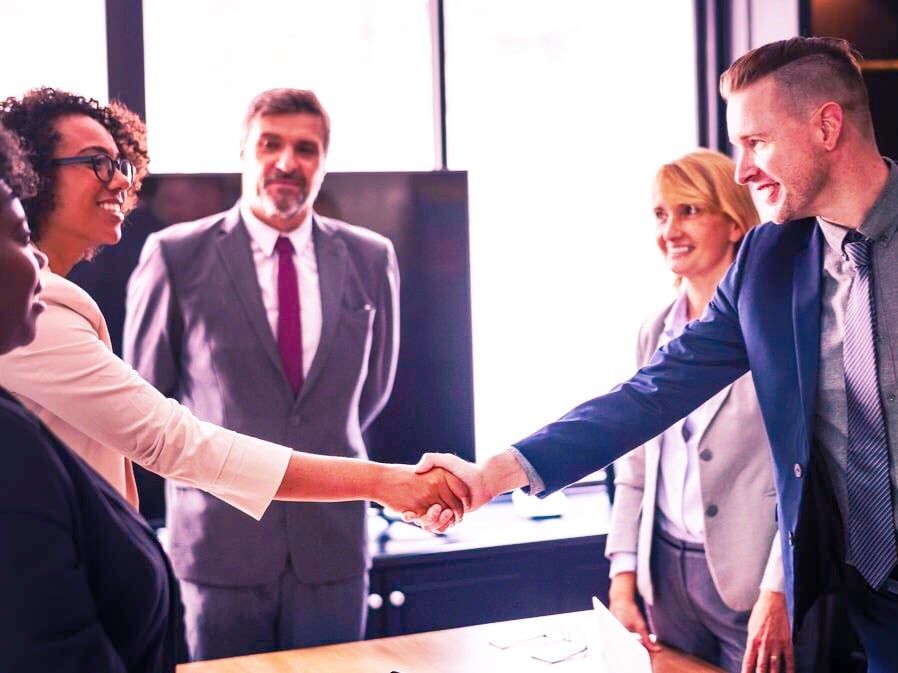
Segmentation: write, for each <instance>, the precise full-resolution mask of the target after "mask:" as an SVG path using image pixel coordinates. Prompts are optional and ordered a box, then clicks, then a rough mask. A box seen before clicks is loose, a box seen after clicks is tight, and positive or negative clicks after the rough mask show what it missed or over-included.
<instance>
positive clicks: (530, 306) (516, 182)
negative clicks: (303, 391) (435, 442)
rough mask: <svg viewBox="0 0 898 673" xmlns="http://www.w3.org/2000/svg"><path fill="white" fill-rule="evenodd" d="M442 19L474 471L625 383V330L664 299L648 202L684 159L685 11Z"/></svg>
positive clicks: (689, 87)
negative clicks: (655, 185) (466, 215)
mask: <svg viewBox="0 0 898 673" xmlns="http://www.w3.org/2000/svg"><path fill="white" fill-rule="evenodd" d="M445 11H446V67H447V73H446V78H447V79H446V87H447V100H448V106H447V129H448V131H447V139H448V162H449V167H450V168H452V169H457V170H467V171H469V190H470V221H471V266H472V271H471V274H472V285H471V292H472V301H473V308H472V310H473V335H474V344H473V345H474V396H475V420H476V423H475V427H476V443H477V451H478V457H479V458H484V457H486V456H488V455H490V454H491V453H495V452H497V451H501V450H503V449H504V448H505V447H507V446H508V445H509V444H510V443H511V442H513V441H515V440H517V439H520V438H521V437H523V436H525V435H527V434H529V433H530V432H532V431H534V430H536V429H538V428H539V427H541V426H542V425H544V424H545V423H546V422H548V421H551V420H553V419H554V418H556V417H557V416H558V415H560V414H562V413H564V412H565V411H567V410H568V409H570V408H571V407H572V406H574V405H575V404H577V403H579V402H582V401H584V400H587V399H589V398H591V397H594V396H596V395H598V394H600V393H603V392H606V391H607V390H609V389H610V388H611V387H612V386H613V385H614V384H616V383H618V382H619V381H620V380H622V379H623V378H624V377H627V376H629V375H630V374H631V373H632V372H633V371H635V366H634V365H635V350H636V335H637V331H638V328H639V325H640V324H641V322H642V321H643V320H644V319H645V318H646V317H647V316H648V315H649V314H651V313H652V312H654V311H657V310H660V309H661V308H662V307H663V306H664V305H665V304H666V303H667V302H670V301H671V300H672V299H673V298H674V296H675V293H674V290H673V284H672V278H671V276H670V274H669V273H668V271H667V269H666V267H665V265H664V264H663V260H662V257H661V254H660V252H659V250H658V249H657V247H656V245H655V241H654V223H653V220H652V215H651V212H652V211H651V203H650V194H651V182H652V178H653V176H654V174H655V172H656V171H657V169H658V168H659V167H660V166H661V165H662V164H663V163H665V162H667V161H669V160H671V159H673V158H675V157H678V156H680V155H682V154H684V153H686V152H688V151H690V150H692V149H694V147H695V146H696V138H697V136H696V102H695V101H696V91H695V46H694V28H693V3H692V2H690V1H689V0H675V1H672V0H650V1H644V2H635V3H620V2H616V3H600V2H582V1H581V0H556V1H555V2H551V3H549V2H545V1H544V0H514V1H511V0H507V1H506V0H478V1H477V2H471V1H469V0H446V3H445ZM647 17H648V18H650V20H648V19H647Z"/></svg>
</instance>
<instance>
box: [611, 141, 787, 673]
mask: <svg viewBox="0 0 898 673" xmlns="http://www.w3.org/2000/svg"><path fill="white" fill-rule="evenodd" d="M734 171H735V167H734V165H733V162H732V161H731V160H730V159H729V158H728V157H726V156H725V155H723V154H720V153H718V152H712V151H708V150H699V151H695V152H692V153H690V154H687V155H686V156H684V157H682V158H680V159H677V160H676V161H673V162H671V163H669V164H666V165H664V166H662V167H661V169H660V170H659V171H658V173H657V175H656V178H655V184H654V190H653V197H652V198H653V202H652V203H653V212H654V219H655V223H656V227H657V236H656V241H657V245H658V247H659V249H660V251H661V254H662V255H663V256H664V260H665V262H666V263H667V265H668V267H669V268H670V270H671V271H672V272H673V273H674V274H675V275H676V279H677V280H676V286H677V290H678V296H677V298H676V299H675V300H674V301H673V303H671V304H668V305H667V306H665V307H664V308H663V309H662V310H661V311H660V312H658V313H657V314H655V315H653V316H652V317H650V318H649V319H648V320H647V321H646V322H645V323H644V324H643V326H642V328H641V330H640V333H639V341H638V345H637V356H638V360H639V365H640V366H642V365H645V364H646V363H647V362H648V361H649V360H650V359H651V357H652V354H653V353H654V352H655V351H656V350H657V349H658V348H659V347H661V346H662V345H664V344H665V343H666V342H667V341H669V340H671V339H673V338H675V337H677V336H678V335H679V334H680V333H681V332H682V331H683V328H684V327H685V326H686V323H687V322H689V321H691V320H695V319H697V318H699V317H701V315H702V314H703V313H704V311H705V309H706V307H707V306H708V303H709V302H710V300H711V298H712V296H713V294H714V291H715V288H716V287H717V284H718V282H719V281H720V280H721V278H722V277H723V275H724V273H725V272H726V271H727V269H728V267H729V266H730V264H731V263H732V261H733V258H734V256H735V253H736V250H737V248H738V246H739V244H740V242H741V240H742V238H743V236H744V235H745V234H746V232H747V231H748V229H750V228H751V227H753V226H754V225H756V224H757V223H758V219H759V218H758V214H757V212H756V210H755V207H754V205H753V204H752V201H751V197H750V195H749V192H748V189H747V188H746V187H744V186H740V185H737V184H736V183H735V182H734V180H733V175H734ZM615 469H616V478H615V485H616V495H615V503H614V508H613V513H612V525H611V530H610V532H609V535H608V542H607V545H606V549H605V551H606V555H607V556H608V558H609V559H610V560H611V590H610V596H609V598H610V608H611V611H612V612H613V613H614V614H615V615H616V616H617V617H618V619H620V620H621V622H623V623H624V625H625V626H627V627H628V628H629V629H630V630H631V631H634V632H636V633H638V634H639V636H640V638H641V639H642V642H643V643H644V644H645V645H646V647H648V648H649V649H650V650H654V649H656V648H657V647H658V646H657V644H656V643H655V642H654V639H653V638H652V637H650V635H649V631H650V627H649V626H648V625H646V623H645V620H644V619H643V617H642V614H641V613H640V611H639V608H638V607H637V603H636V592H637V590H638V592H639V594H640V595H641V596H642V599H643V601H644V603H645V606H646V610H647V613H648V617H649V624H650V626H651V631H652V632H653V633H654V635H655V636H656V637H657V639H658V640H661V641H664V642H665V643H668V644H671V645H674V646H676V647H678V648H680V649H682V650H684V651H686V652H688V653H690V654H693V655H695V656H698V657H701V658H702V659H705V660H707V661H709V662H710V663H713V664H716V665H717V666H720V667H722V668H724V669H725V670H727V671H731V672H732V673H738V672H739V671H746V670H751V671H754V670H755V663H756V662H757V661H758V660H759V659H760V661H762V662H764V663H765V665H766V662H767V661H770V662H771V666H770V670H771V671H775V670H779V669H780V666H783V667H784V668H783V670H788V671H791V670H793V666H794V664H793V654H792V647H791V635H790V627H789V620H788V616H787V611H786V600H785V594H784V593H783V591H784V588H783V585H784V580H783V565H782V559H781V551H780V543H779V538H778V536H777V534H776V521H775V514H774V510H775V503H776V498H775V490H774V484H773V474H772V464H771V460H770V446H769V443H768V440H767V435H766V433H765V429H764V424H763V422H762V420H761V412H760V409H759V408H758V400H757V397H756V395H755V390H754V386H753V384H752V381H751V378H750V376H749V375H748V374H746V375H745V376H743V377H742V378H740V379H738V380H737V381H735V382H734V383H733V384H732V385H730V386H728V387H726V388H724V389H723V390H721V391H720V392H719V393H718V394H717V395H715V396H714V397H712V398H711V399H710V400H708V401H707V402H706V403H705V404H704V405H702V406H701V407H699V408H698V409H696V410H695V411H694V412H692V413H691V414H689V415H688V416H687V417H685V418H683V419H681V420H680V421H678V422H677V423H676V424H675V425H673V426H672V427H670V428H669V429H668V430H667V431H665V432H664V433H663V434H661V435H659V436H658V437H655V438H654V439H652V440H651V441H649V442H648V443H646V444H645V445H643V446H642V447H640V448H638V449H636V450H634V451H633V452H632V453H630V454H628V455H627V456H625V457H624V458H622V459H620V460H619V461H618V462H617V463H616V464H615ZM747 641H751V642H752V643H753V645H752V646H750V647H746V642H747ZM759 654H760V655H761V656H760V657H759ZM774 666H775V668H774Z"/></svg>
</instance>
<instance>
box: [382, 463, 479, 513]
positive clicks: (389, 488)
mask: <svg viewBox="0 0 898 673" xmlns="http://www.w3.org/2000/svg"><path fill="white" fill-rule="evenodd" d="M385 467H387V468H388V469H387V477H386V478H385V479H383V480H382V481H381V484H380V485H379V486H380V487H379V488H378V492H377V494H376V495H375V497H374V498H373V500H375V501H377V502H379V503H380V504H382V505H384V506H386V507H389V508H390V509H392V510H394V511H396V512H413V513H414V514H415V517H416V518H420V517H424V516H425V515H426V514H427V511H428V510H429V509H431V508H432V507H433V506H434V505H439V507H440V509H441V510H443V513H442V515H441V521H442V520H443V519H445V523H450V522H454V523H458V522H459V521H461V520H462V517H463V516H464V513H465V510H466V509H467V508H468V507H469V506H470V504H471V490H470V489H469V488H468V487H467V486H466V485H465V483H464V482H463V481H462V480H461V479H459V478H458V477H456V476H455V475H454V474H452V473H451V472H449V471H447V470H444V469H443V468H439V467H436V468H434V469H432V470H429V471H427V472H424V473H416V472H415V466H414V465H387V466H385Z"/></svg>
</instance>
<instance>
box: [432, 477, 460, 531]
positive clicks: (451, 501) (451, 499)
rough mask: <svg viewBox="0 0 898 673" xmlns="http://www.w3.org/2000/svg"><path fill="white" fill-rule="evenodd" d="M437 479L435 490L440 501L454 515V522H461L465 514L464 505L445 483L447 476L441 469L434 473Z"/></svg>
mask: <svg viewBox="0 0 898 673" xmlns="http://www.w3.org/2000/svg"><path fill="white" fill-rule="evenodd" d="M434 474H435V475H436V478H437V480H438V481H437V483H436V490H437V495H438V497H439V499H440V501H441V502H442V503H443V504H444V505H445V506H446V507H447V508H449V509H450V510H451V511H452V512H453V513H454V515H455V520H456V521H461V518H462V517H463V516H464V513H465V504H464V502H463V501H462V500H461V498H459V497H458V496H457V495H456V494H455V492H454V491H453V489H452V488H450V487H449V484H448V483H447V475H448V474H449V473H448V472H446V471H445V470H443V469H439V470H438V471H436V472H434Z"/></svg>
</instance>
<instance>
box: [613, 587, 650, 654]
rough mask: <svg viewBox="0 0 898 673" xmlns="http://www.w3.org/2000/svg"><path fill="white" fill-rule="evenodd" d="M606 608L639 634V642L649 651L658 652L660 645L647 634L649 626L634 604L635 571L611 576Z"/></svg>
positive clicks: (630, 629) (629, 628)
mask: <svg viewBox="0 0 898 673" xmlns="http://www.w3.org/2000/svg"><path fill="white" fill-rule="evenodd" d="M608 609H609V610H610V611H611V614H613V615H614V616H615V617H617V621H619V622H620V623H621V624H623V625H624V627H626V629H627V631H632V632H633V633H635V634H637V635H638V636H639V640H640V642H641V643H642V644H643V645H644V646H645V649H647V650H648V651H649V652H658V651H660V650H661V646H660V645H659V644H658V643H656V642H655V641H654V639H653V638H652V636H651V635H650V634H649V627H648V625H647V624H646V623H645V619H643V617H642V613H641V612H640V611H639V606H638V605H637V604H636V573H633V572H623V573H618V574H617V575H615V576H614V577H612V578H611V588H610V589H609V590H608Z"/></svg>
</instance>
